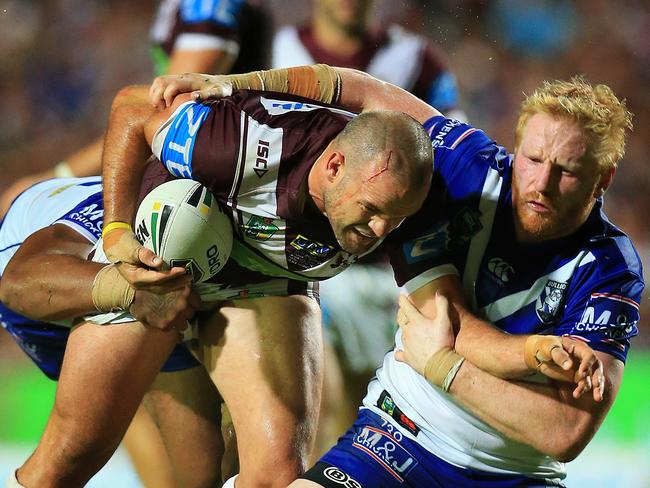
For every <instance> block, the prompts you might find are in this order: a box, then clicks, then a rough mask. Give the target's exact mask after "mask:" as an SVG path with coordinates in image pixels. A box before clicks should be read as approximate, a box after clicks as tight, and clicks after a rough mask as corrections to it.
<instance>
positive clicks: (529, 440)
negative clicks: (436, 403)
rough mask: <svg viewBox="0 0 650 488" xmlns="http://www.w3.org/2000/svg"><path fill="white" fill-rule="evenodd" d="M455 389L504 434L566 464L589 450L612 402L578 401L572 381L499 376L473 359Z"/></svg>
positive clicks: (454, 392) (455, 394)
mask: <svg viewBox="0 0 650 488" xmlns="http://www.w3.org/2000/svg"><path fill="white" fill-rule="evenodd" d="M449 393H450V394H451V395H452V396H453V397H454V398H455V399H456V400H457V401H459V402H460V403H461V404H462V405H463V406H464V407H465V408H466V409H468V410H469V411H471V412H472V413H474V414H475V415H476V416H477V417H478V418H480V419H481V420H483V421H484V422H485V423H487V424H488V425H490V426H491V427H493V428H494V429H496V430H497V431H499V432H501V433H502V434H503V435H505V436H507V437H509V438H511V439H513V440H515V441H518V442H522V443H525V444H528V445H530V446H532V447H533V448H535V449H537V450H538V451H540V452H542V453H544V454H547V455H550V456H551V457H553V458H555V459H558V460H559V461H563V462H568V461H570V460H572V459H574V458H575V457H576V456H577V455H578V454H579V453H580V452H581V451H582V450H583V449H584V447H585V446H586V445H587V443H588V442H589V440H590V439H591V438H592V437H593V435H594V434H595V432H596V430H597V429H598V427H599V426H600V424H601V422H602V420H603V418H604V417H605V413H606V411H607V409H608V408H609V405H611V400H610V401H606V402H603V404H596V403H595V402H594V401H593V400H592V399H591V398H590V397H589V396H587V395H585V396H584V397H583V398H581V399H579V400H575V399H573V398H572V396H571V388H570V387H569V386H567V385H566V384H559V383H553V382H551V383H549V384H532V383H526V382H523V381H508V380H503V379H500V378H496V377H494V376H491V375H489V374H488V373H486V372H485V371H482V370H481V369H479V368H477V367H476V366H474V365H473V364H471V363H470V362H468V361H465V363H463V366H462V367H461V368H460V370H459V372H458V374H457V375H456V377H455V379H454V381H453V383H452V385H451V388H450V390H449ZM614 394H615V393H613V394H612V393H611V392H610V394H609V397H610V398H613V395H614Z"/></svg>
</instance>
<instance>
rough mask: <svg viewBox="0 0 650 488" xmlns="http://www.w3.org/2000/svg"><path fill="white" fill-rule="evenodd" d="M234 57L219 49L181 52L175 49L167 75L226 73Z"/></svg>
mask: <svg viewBox="0 0 650 488" xmlns="http://www.w3.org/2000/svg"><path fill="white" fill-rule="evenodd" d="M235 59H236V57H235V56H233V55H232V54H231V53H229V52H227V51H224V50H221V49H202V50H199V51H181V50H178V49H175V50H174V52H173V53H172V55H171V58H170V59H169V66H168V67H167V73H168V74H180V73H214V74H221V73H228V72H229V71H230V69H231V68H232V65H233V64H234V62H235Z"/></svg>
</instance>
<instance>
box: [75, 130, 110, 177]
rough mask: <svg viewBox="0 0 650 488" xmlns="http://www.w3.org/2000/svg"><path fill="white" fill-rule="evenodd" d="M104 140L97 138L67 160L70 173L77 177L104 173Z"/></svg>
mask: <svg viewBox="0 0 650 488" xmlns="http://www.w3.org/2000/svg"><path fill="white" fill-rule="evenodd" d="M103 146H104V138H103V137H100V138H97V139H96V140H95V141H93V142H92V143H90V144H88V145H87V146H85V147H83V148H82V149H80V150H79V151H77V152H76V153H74V154H72V155H71V156H69V157H68V158H67V159H66V163H67V164H68V167H69V168H70V171H72V173H73V174H74V175H75V176H93V175H98V174H100V173H101V171H102V148H103Z"/></svg>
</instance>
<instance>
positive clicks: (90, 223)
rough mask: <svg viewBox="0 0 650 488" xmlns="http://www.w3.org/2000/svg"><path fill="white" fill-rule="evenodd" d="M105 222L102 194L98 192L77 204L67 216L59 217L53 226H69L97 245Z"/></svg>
mask: <svg viewBox="0 0 650 488" xmlns="http://www.w3.org/2000/svg"><path fill="white" fill-rule="evenodd" d="M103 221H104V205H103V202H102V193H101V192H97V193H95V194H93V195H91V196H89V197H88V198H86V199H85V200H84V201H82V202H80V203H79V204H77V205H76V206H75V207H74V208H73V209H71V210H70V211H68V212H67V213H66V214H65V215H62V216H61V217H59V218H58V219H57V220H55V221H54V222H53V223H52V225H54V224H63V225H67V226H68V227H70V228H72V229H73V230H75V231H77V232H78V233H79V234H81V235H82V236H84V237H85V238H86V239H88V240H89V241H90V242H92V243H95V242H97V241H98V240H99V238H100V237H101V235H102V224H103Z"/></svg>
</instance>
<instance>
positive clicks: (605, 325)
mask: <svg viewBox="0 0 650 488" xmlns="http://www.w3.org/2000/svg"><path fill="white" fill-rule="evenodd" d="M425 128H426V129H427V131H428V132H429V134H430V137H431V141H432V144H433V147H434V167H435V176H434V183H433V184H432V191H431V198H430V199H429V200H428V201H427V203H425V205H424V207H423V208H422V210H421V211H420V212H419V213H418V214H416V215H415V216H413V217H410V218H409V219H407V222H405V223H404V224H403V225H402V227H401V228H400V229H398V231H397V232H398V234H397V235H396V236H395V239H396V240H393V246H392V249H391V263H392V265H393V269H394V272H395V276H396V279H397V281H398V284H399V285H403V286H404V287H405V288H406V289H407V291H409V292H411V293H412V292H413V291H415V290H417V289H418V288H420V287H422V286H424V285H425V284H427V283H429V282H430V281H432V280H433V279H435V278H437V277H439V276H442V275H444V274H448V273H449V272H451V270H452V269H453V268H455V269H456V270H457V272H458V273H459V274H460V276H461V278H462V283H463V287H464V289H465V292H466V294H467V296H468V297H469V298H470V300H471V302H472V304H473V308H474V310H475V311H477V312H478V314H479V315H480V316H482V317H483V318H485V319H486V320H488V321H490V322H492V323H494V324H495V325H496V326H497V327H498V328H500V329H502V330H503V331H505V332H508V333H512V334H554V335H564V334H567V335H570V336H572V337H574V338H576V339H578V340H582V341H585V342H587V343H588V344H589V345H590V346H591V347H592V348H593V349H595V350H598V351H602V352H605V353H607V354H611V355H612V356H614V357H615V358H617V359H619V360H621V361H623V362H624V361H625V359H626V355H627V351H628V349H629V346H630V339H631V338H632V337H633V336H635V335H636V334H637V333H638V330H637V322H638V320H639V300H640V298H641V293H642V291H643V286H644V283H643V278H642V270H641V262H640V260H639V257H638V255H637V253H636V251H635V249H634V247H633V245H632V243H631V241H630V239H629V238H628V237H627V236H626V235H625V234H624V233H623V232H622V231H620V230H619V229H617V228H616V227H615V226H614V225H612V224H611V223H610V222H609V221H608V220H607V218H606V217H605V215H604V213H603V211H602V202H600V201H599V202H597V204H596V206H595V207H594V209H593V211H592V213H591V214H590V216H589V218H588V220H587V221H586V222H585V223H584V224H583V226H582V227H581V228H580V229H579V230H578V231H577V232H576V233H574V234H573V235H571V236H567V237H564V238H561V239H558V240H555V241H547V242H545V243H543V244H532V245H531V244H522V243H517V242H516V241H515V239H514V237H513V236H514V235H515V233H514V228H513V212H512V193H511V171H512V168H511V164H512V158H511V157H510V156H509V155H508V154H507V153H506V151H505V150H504V149H503V148H502V147H500V146H498V145H497V144H496V143H495V142H494V141H492V140H491V139H489V138H488V137H487V136H486V135H485V134H484V133H483V132H482V131H480V130H478V129H476V128H474V127H471V126H469V125H467V124H463V123H460V122H458V121H455V120H450V119H446V118H444V117H441V116H439V117H434V118H432V119H430V120H429V121H427V122H426V123H425ZM440 192H443V193H444V194H445V195H446V199H447V204H448V205H446V206H445V212H444V218H438V215H437V213H439V212H440V207H441V205H440V200H439V199H438V198H436V196H437V195H439V194H440ZM449 263H453V266H452V267H451V268H450V264H449ZM396 343H397V346H401V335H400V332H399V331H398V333H397V335H396ZM364 418H365V419H366V420H365V421H362V420H363V419H364ZM359 422H361V423H357V424H355V426H354V427H353V429H351V431H349V432H348V434H346V436H345V437H343V438H342V439H341V441H340V442H339V444H338V445H337V446H336V447H335V448H334V449H333V450H331V451H330V452H329V453H328V454H326V455H325V456H324V457H323V459H322V461H323V462H324V464H321V469H320V470H319V474H317V476H318V477H319V478H318V479H319V480H324V479H325V478H327V476H325V478H323V476H324V474H323V473H324V470H325V469H328V468H332V467H334V468H339V469H341V470H342V471H343V474H345V475H348V476H350V477H351V478H353V479H354V480H355V482H356V483H357V484H358V485H360V486H379V485H381V486H420V484H419V483H421V482H422V480H427V481H426V482H425V484H424V485H422V486H458V487H464V486H475V487H479V486H480V487H488V486H547V485H554V484H559V483H560V480H561V479H562V478H564V477H565V468H564V464H562V463H560V462H558V461H557V460H555V459H553V458H551V457H549V456H546V455H544V454H542V453H540V452H538V451H536V450H535V449H533V448H532V447H529V446H528V445H525V444H522V443H519V442H515V441H513V440H511V439H508V438H507V437H505V436H504V435H502V434H501V433H500V432H497V431H496V430H495V429H493V428H492V427H490V426H489V425H487V424H486V423H484V422H483V421H481V420H480V419H479V418H478V417H476V416H474V415H473V414H472V413H470V412H468V411H467V410H465V409H464V408H462V407H461V406H460V405H459V404H457V403H456V402H455V401H454V400H453V399H452V397H451V396H449V395H448V394H446V393H444V392H442V390H440V389H438V388H435V387H433V386H431V385H430V384H429V383H428V382H427V381H426V380H425V379H424V377H423V376H421V375H420V374H418V373H417V372H416V371H415V370H413V369H412V368H411V367H410V366H408V365H406V364H405V363H400V362H398V361H396V360H395V357H394V354H393V352H392V351H391V352H389V353H388V354H387V355H386V356H385V358H384V361H383V364H382V366H381V367H380V368H379V369H378V371H377V375H376V378H374V379H373V380H372V381H371V383H370V385H369V388H368V394H367V396H366V398H365V399H364V406H363V407H362V409H361V411H360V417H359ZM382 423H383V424H382ZM380 424H381V425H380ZM384 424H385V425H384ZM365 426H372V427H373V429H374V430H372V429H371V432H370V433H369V432H366V431H364V428H365ZM395 432H398V433H399V439H397V437H396V436H395V434H394V433H395ZM368 439H370V440H371V441H372V442H370V444H371V445H369V444H368V442H369V441H368ZM388 445H389V447H390V449H388V448H387V446H388ZM369 446H370V447H369ZM364 448H365V451H364ZM422 448H424V450H423V449H422ZM389 451H390V452H389ZM364 453H365V454H364ZM344 454H345V455H344ZM397 454H399V456H397ZM346 456H347V457H346ZM344 459H347V461H344ZM360 460H362V461H360ZM432 466H434V467H435V469H433V470H432V469H431V467H432ZM373 472H374V473H375V474H374V475H373V474H372V473H373ZM369 473H370V474H369ZM377 473H381V475H377ZM330 474H332V471H331V469H330ZM335 474H336V475H337V476H339V475H340V473H335ZM375 475H377V476H379V477H376V476H375ZM373 476H375V477H373ZM382 476H383V478H382ZM313 479H316V478H313ZM399 479H401V481H399ZM369 480H375V481H376V482H375V483H374V484H373V482H370V481H369ZM377 480H382V481H381V482H379V481H377ZM495 480H498V481H496V482H495ZM495 483H496V484H495ZM327 486H329V485H327ZM332 486H333V485H332ZM349 486H356V485H354V484H350V483H349Z"/></svg>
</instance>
